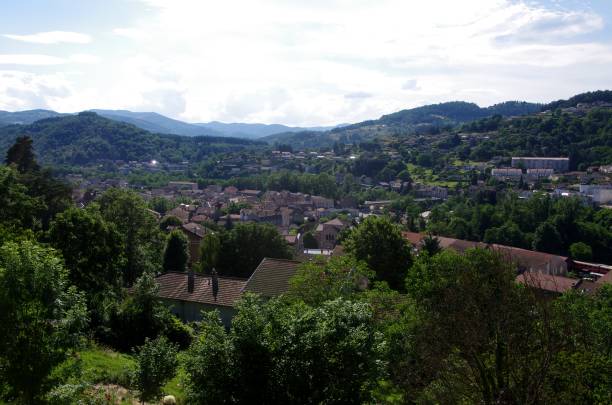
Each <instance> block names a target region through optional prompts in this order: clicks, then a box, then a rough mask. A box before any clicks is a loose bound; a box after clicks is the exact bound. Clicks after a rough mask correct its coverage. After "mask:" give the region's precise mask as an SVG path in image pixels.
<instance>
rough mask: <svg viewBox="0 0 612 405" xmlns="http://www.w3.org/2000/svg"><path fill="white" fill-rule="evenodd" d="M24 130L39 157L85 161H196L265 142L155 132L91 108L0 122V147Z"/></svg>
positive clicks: (4, 147) (71, 162)
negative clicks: (5, 123) (23, 122)
mask: <svg viewBox="0 0 612 405" xmlns="http://www.w3.org/2000/svg"><path fill="white" fill-rule="evenodd" d="M23 135H27V136H30V137H31V138H32V139H33V140H34V149H35V151H36V153H37V154H38V156H39V157H40V158H41V159H42V162H44V163H46V164H54V165H62V164H67V165H89V164H92V163H97V162H99V161H103V160H123V161H126V162H127V161H139V162H141V161H150V160H158V161H162V162H173V163H180V162H182V161H190V162H194V161H199V160H203V159H204V158H205V157H207V156H208V155H210V154H213V153H221V152H232V151H239V150H241V149H244V148H245V147H248V146H254V145H264V143H263V142H258V141H249V140H245V139H238V138H226V137H208V136H197V137H186V136H178V135H164V134H153V133H150V132H147V131H145V130H142V129H139V128H137V127H135V126H133V125H130V124H125V123H122V122H117V121H113V120H110V119H107V118H103V117H101V116H99V115H97V114H96V113H93V112H82V113H79V114H77V115H69V116H63V117H56V118H48V119H43V120H40V121H36V122H34V123H33V124H30V125H11V126H7V127H3V128H0V151H6V150H7V149H8V147H9V146H10V145H11V144H12V143H13V142H14V141H15V139H16V138H17V137H19V136H23Z"/></svg>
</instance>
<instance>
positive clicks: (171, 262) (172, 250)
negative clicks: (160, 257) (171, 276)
mask: <svg viewBox="0 0 612 405" xmlns="http://www.w3.org/2000/svg"><path fill="white" fill-rule="evenodd" d="M188 261H189V241H188V240H187V237H186V236H185V234H184V233H183V232H181V231H180V230H178V229H175V230H173V231H172V232H170V234H169V235H168V238H167V239H166V249H164V262H163V269H164V271H185V270H187V262H188Z"/></svg>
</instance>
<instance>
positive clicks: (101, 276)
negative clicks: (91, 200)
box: [48, 206, 124, 328]
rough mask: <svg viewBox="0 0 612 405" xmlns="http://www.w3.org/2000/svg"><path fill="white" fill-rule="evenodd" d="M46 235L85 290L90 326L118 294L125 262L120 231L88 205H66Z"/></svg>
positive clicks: (102, 316) (95, 324)
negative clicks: (66, 207)
mask: <svg viewBox="0 0 612 405" xmlns="http://www.w3.org/2000/svg"><path fill="white" fill-rule="evenodd" d="M48 238H49V242H50V244H51V245H52V246H53V247H55V248H56V249H58V250H59V251H60V252H61V253H62V257H63V258H64V263H65V265H66V268H67V269H68V271H69V272H68V277H69V279H70V282H71V283H72V284H74V285H75V286H76V287H77V288H78V289H79V290H81V291H83V292H85V293H86V295H85V296H86V298H87V307H88V309H89V313H90V319H91V326H92V327H93V328H96V327H98V326H100V325H101V324H102V323H103V320H104V319H106V317H107V315H108V314H107V308H108V307H109V306H108V304H109V302H112V301H115V300H117V299H118V297H119V294H120V287H121V285H122V280H121V269H122V268H123V263H124V259H123V256H122V254H123V251H124V248H123V244H122V238H121V235H119V233H118V232H117V230H116V228H115V226H114V225H113V224H111V223H108V222H106V221H104V219H102V216H101V215H100V213H99V212H98V211H97V209H96V207H95V206H90V208H88V209H79V208H69V209H68V210H66V211H64V212H63V213H60V214H59V215H57V216H56V218H55V220H54V221H53V222H51V226H50V228H49V232H48Z"/></svg>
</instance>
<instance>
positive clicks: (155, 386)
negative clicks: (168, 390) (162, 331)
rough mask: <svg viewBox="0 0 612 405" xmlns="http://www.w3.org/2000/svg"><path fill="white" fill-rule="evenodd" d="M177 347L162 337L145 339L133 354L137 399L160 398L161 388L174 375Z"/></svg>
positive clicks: (143, 401)
mask: <svg viewBox="0 0 612 405" xmlns="http://www.w3.org/2000/svg"><path fill="white" fill-rule="evenodd" d="M176 355H177V347H176V345H174V344H172V343H170V342H169V341H168V339H167V338H166V337H164V336H160V337H158V338H156V339H155V340H149V338H147V339H145V342H144V344H143V345H142V346H141V347H140V348H139V350H138V352H137V353H136V354H135V356H134V357H135V359H136V371H135V372H134V375H133V382H134V386H135V388H136V389H137V390H138V392H139V398H140V400H141V401H142V403H143V404H144V403H145V401H150V400H156V399H158V398H159V397H160V396H161V387H162V386H164V385H165V384H166V383H167V382H168V381H169V380H170V379H171V378H172V377H174V375H175V374H176V369H177V367H178V359H177V357H176Z"/></svg>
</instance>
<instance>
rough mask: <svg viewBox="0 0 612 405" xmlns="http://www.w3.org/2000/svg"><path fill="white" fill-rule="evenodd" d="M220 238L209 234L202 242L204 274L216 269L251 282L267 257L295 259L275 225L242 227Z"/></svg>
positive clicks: (251, 224)
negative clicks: (256, 269) (251, 278)
mask: <svg viewBox="0 0 612 405" xmlns="http://www.w3.org/2000/svg"><path fill="white" fill-rule="evenodd" d="M220 232H221V233H220V234H208V235H206V236H205V237H204V239H203V241H202V247H201V251H202V258H203V261H202V263H201V265H200V268H201V270H203V271H204V272H207V273H208V272H210V271H212V269H213V268H214V267H216V268H217V270H218V272H219V274H220V275H224V276H233V277H243V278H248V277H250V275H251V274H252V273H253V271H254V270H255V268H257V266H258V265H259V263H260V262H261V261H262V259H263V258H264V257H273V258H276V259H291V258H292V253H291V250H290V249H289V246H288V245H287V242H285V240H284V239H283V238H282V237H281V236H280V234H279V233H278V231H277V230H276V228H275V227H274V226H273V225H270V224H260V223H255V222H252V223H240V224H236V225H235V226H233V227H232V228H231V229H230V230H222V231H220Z"/></svg>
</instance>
